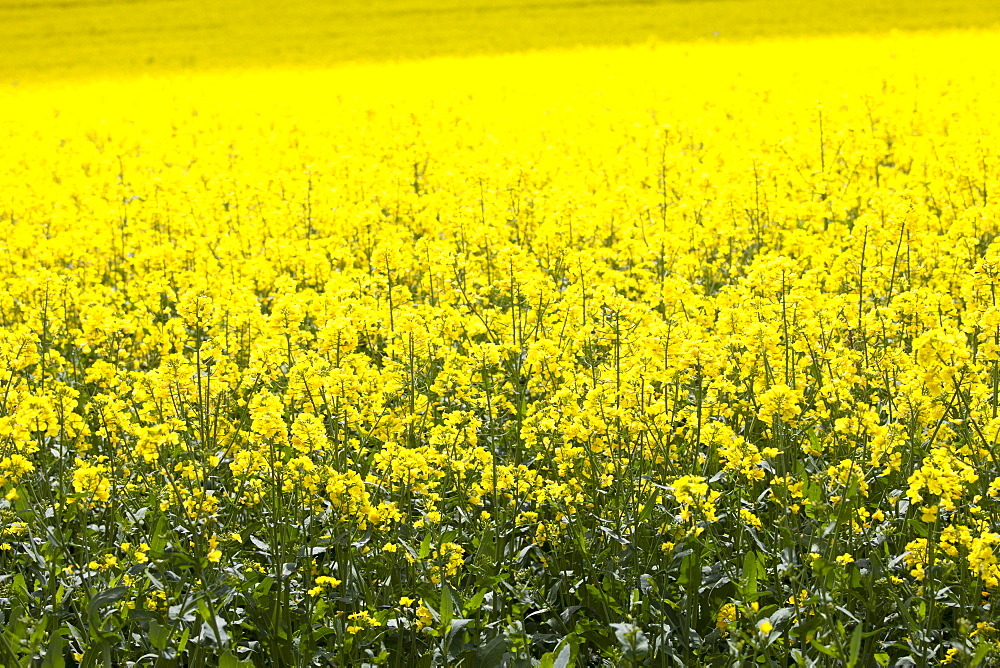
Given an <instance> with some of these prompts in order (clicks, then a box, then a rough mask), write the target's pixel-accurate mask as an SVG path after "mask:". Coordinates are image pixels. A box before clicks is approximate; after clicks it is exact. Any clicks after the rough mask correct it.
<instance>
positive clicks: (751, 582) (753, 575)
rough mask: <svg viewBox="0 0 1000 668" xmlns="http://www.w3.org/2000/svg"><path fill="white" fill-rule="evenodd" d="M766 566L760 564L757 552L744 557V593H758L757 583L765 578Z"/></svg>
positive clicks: (748, 553)
mask: <svg viewBox="0 0 1000 668" xmlns="http://www.w3.org/2000/svg"><path fill="white" fill-rule="evenodd" d="M765 576H766V573H765V572H764V565H763V564H762V563H760V557H758V556H757V552H754V551H752V550H751V551H750V552H747V553H746V555H745V556H744V557H743V591H744V593H747V594H756V593H757V582H758V581H759V580H760V578H762V577H765Z"/></svg>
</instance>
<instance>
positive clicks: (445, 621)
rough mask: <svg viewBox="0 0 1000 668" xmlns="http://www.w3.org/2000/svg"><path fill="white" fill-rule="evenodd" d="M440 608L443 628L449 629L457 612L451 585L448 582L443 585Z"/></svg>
mask: <svg viewBox="0 0 1000 668" xmlns="http://www.w3.org/2000/svg"><path fill="white" fill-rule="evenodd" d="M438 610H439V611H440V613H441V629H442V630H443V631H447V630H448V626H449V625H450V624H451V620H452V619H453V618H454V613H455V609H454V602H453V600H452V598H451V587H449V586H448V585H447V584H445V585H442V586H441V605H440V606H439V608H438Z"/></svg>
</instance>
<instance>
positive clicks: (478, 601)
mask: <svg viewBox="0 0 1000 668" xmlns="http://www.w3.org/2000/svg"><path fill="white" fill-rule="evenodd" d="M487 593H489V589H487V588H483V589H480V590H479V591H477V592H476V593H475V594H473V595H472V597H471V598H469V600H468V601H466V602H465V606H464V607H463V610H464V611H465V616H466V617H471V616H472V613H474V612H476V611H477V610H479V606H481V605H482V604H483V599H484V598H486V594H487Z"/></svg>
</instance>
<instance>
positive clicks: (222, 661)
mask: <svg viewBox="0 0 1000 668" xmlns="http://www.w3.org/2000/svg"><path fill="white" fill-rule="evenodd" d="M219 668H240V662H239V661H238V660H237V659H236V655H235V654H233V650H231V649H227V650H226V651H225V652H223V653H222V656H220V657H219Z"/></svg>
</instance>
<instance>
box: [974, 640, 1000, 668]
mask: <svg viewBox="0 0 1000 668" xmlns="http://www.w3.org/2000/svg"><path fill="white" fill-rule="evenodd" d="M993 648H994V645H993V644H992V643H988V642H984V643H979V645H978V646H977V647H976V653H975V654H973V655H972V659H970V660H969V666H970V668H976V667H977V666H979V665H980V664H981V663H982V662H983V659H985V658H986V657H987V656H989V654H990V652H992V651H993Z"/></svg>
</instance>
